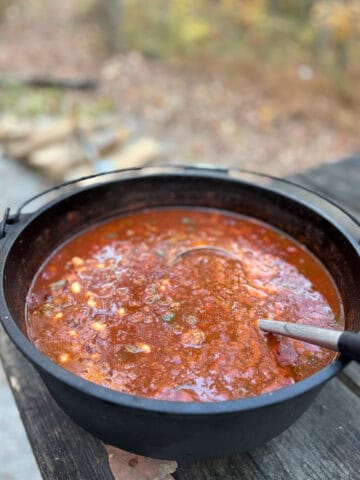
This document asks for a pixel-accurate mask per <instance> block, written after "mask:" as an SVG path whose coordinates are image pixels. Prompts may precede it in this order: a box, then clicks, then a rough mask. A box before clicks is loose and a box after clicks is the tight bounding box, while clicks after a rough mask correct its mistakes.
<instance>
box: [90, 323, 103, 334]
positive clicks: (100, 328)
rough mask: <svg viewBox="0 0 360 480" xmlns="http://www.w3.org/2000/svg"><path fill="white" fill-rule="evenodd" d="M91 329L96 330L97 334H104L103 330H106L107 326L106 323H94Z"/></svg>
mask: <svg viewBox="0 0 360 480" xmlns="http://www.w3.org/2000/svg"><path fill="white" fill-rule="evenodd" d="M91 328H92V329H93V330H96V331H97V332H102V331H103V330H105V328H106V324H105V323H100V322H93V323H92V324H91Z"/></svg>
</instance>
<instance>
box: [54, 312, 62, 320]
mask: <svg viewBox="0 0 360 480" xmlns="http://www.w3.org/2000/svg"><path fill="white" fill-rule="evenodd" d="M63 316H64V315H63V314H62V313H61V312H59V313H57V314H56V315H55V317H54V318H55V320H59V319H60V318H62V317H63Z"/></svg>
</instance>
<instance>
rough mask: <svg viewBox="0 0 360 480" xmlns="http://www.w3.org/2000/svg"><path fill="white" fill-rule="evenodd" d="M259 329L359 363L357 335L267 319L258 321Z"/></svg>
mask: <svg viewBox="0 0 360 480" xmlns="http://www.w3.org/2000/svg"><path fill="white" fill-rule="evenodd" d="M259 327H260V328H261V329H262V330H264V331H266V332H270V333H276V334H278V335H284V336H285V337H291V338H295V339H297V340H302V341H304V342H308V343H312V344H314V345H319V346H320V347H325V348H329V349H330V350H335V351H336V352H340V353H342V354H343V355H345V356H347V357H349V358H351V359H353V360H356V361H357V362H360V335H359V334H358V333H353V332H342V331H339V330H331V329H327V328H319V327H313V326H310V325H303V324H299V323H289V322H280V321H277V320H267V319H261V320H259Z"/></svg>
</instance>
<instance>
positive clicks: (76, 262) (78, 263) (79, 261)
mask: <svg viewBox="0 0 360 480" xmlns="http://www.w3.org/2000/svg"><path fill="white" fill-rule="evenodd" d="M71 263H72V264H73V265H74V267H81V266H82V265H84V260H83V259H82V258H80V257H73V258H72V259H71Z"/></svg>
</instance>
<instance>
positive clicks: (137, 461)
mask: <svg viewBox="0 0 360 480" xmlns="http://www.w3.org/2000/svg"><path fill="white" fill-rule="evenodd" d="M104 446H105V449H106V451H107V453H108V455H109V464H110V468H111V471H112V474H113V475H114V478H115V480H174V477H173V476H172V475H171V473H174V472H175V470H176V469H177V463H176V462H175V461H171V460H158V459H155V458H148V457H142V456H141V455H135V454H133V453H129V452H126V451H125V450H121V449H120V448H116V447H112V446H111V445H104Z"/></svg>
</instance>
